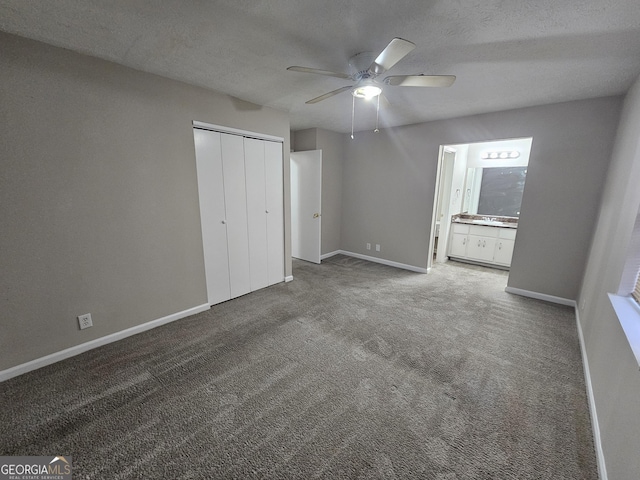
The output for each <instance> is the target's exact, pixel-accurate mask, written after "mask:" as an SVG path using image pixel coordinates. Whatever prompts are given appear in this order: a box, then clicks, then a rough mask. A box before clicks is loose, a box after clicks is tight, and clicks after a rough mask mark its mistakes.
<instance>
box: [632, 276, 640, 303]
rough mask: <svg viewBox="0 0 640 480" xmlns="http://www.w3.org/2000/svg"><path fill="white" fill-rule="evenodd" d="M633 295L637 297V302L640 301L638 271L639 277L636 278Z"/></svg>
mask: <svg viewBox="0 0 640 480" xmlns="http://www.w3.org/2000/svg"><path fill="white" fill-rule="evenodd" d="M631 296H632V297H633V298H635V299H636V302H638V303H640V272H638V278H637V279H636V286H635V288H634V289H633V292H631Z"/></svg>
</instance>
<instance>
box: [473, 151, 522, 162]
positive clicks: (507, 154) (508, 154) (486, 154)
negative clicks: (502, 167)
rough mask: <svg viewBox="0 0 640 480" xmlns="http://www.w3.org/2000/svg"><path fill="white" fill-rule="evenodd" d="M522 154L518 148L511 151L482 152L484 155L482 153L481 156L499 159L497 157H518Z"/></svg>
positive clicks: (485, 158)
mask: <svg viewBox="0 0 640 480" xmlns="http://www.w3.org/2000/svg"><path fill="white" fill-rule="evenodd" d="M519 156H520V152H518V151H517V150H512V151H510V152H482V155H480V158H482V159H484V160H487V159H492V160H493V159H497V158H501V159H505V158H518V157H519Z"/></svg>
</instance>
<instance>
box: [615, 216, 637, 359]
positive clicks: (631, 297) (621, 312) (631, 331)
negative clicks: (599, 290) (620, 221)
mask: <svg viewBox="0 0 640 480" xmlns="http://www.w3.org/2000/svg"><path fill="white" fill-rule="evenodd" d="M609 299H610V300H611V305H613V309H614V310H615V311H616V315H617V316H618V320H619V321H620V325H621V326H622V329H623V330H624V333H625V335H626V337H627V340H628V341H629V345H630V346H631V350H633V354H634V355H635V357H636V361H637V362H638V366H639V367H640V212H638V215H637V216H636V223H635V225H634V227H633V233H632V234H631V242H630V244H629V252H628V254H627V261H626V263H625V267H624V271H623V273H622V279H621V280H620V287H619V288H618V292H617V294H615V295H614V294H611V293H610V294H609Z"/></svg>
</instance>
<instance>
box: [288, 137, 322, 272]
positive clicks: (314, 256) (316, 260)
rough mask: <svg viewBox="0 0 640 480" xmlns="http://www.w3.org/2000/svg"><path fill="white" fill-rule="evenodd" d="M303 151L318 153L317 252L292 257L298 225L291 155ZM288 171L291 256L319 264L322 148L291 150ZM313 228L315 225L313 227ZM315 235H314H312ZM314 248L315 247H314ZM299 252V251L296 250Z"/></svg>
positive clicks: (320, 252)
mask: <svg viewBox="0 0 640 480" xmlns="http://www.w3.org/2000/svg"><path fill="white" fill-rule="evenodd" d="M304 153H318V154H319V155H318V156H319V175H318V176H317V178H315V179H314V180H315V181H314V183H315V185H314V186H315V187H317V192H318V194H319V198H318V199H317V200H318V203H319V205H318V206H317V207H318V208H317V211H316V212H314V215H317V217H316V216H314V218H315V219H316V220H315V221H316V222H317V224H318V227H317V228H318V236H317V241H318V248H317V252H315V251H314V252H313V253H312V254H311V255H307V256H300V257H294V252H293V250H294V241H295V236H296V234H297V232H296V228H297V227H299V225H298V223H297V220H296V219H295V218H294V214H293V212H294V208H295V207H296V206H297V205H294V202H295V199H294V186H293V182H294V180H295V179H294V175H293V171H294V168H293V163H294V159H293V157H292V156H293V155H295V154H304ZM289 171H290V172H291V173H290V178H289V182H290V189H291V256H292V257H293V258H300V259H301V260H305V261H308V262H312V263H317V264H319V263H320V262H321V260H322V150H321V149H316V150H301V151H298V152H291V153H290V155H289ZM314 228H315V227H314ZM314 236H315V235H314ZM314 250H315V249H314ZM298 253H300V252H298ZM303 257H304V258H303Z"/></svg>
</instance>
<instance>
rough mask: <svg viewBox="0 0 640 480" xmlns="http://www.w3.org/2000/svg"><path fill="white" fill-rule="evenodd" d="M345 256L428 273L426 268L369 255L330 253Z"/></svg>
mask: <svg viewBox="0 0 640 480" xmlns="http://www.w3.org/2000/svg"><path fill="white" fill-rule="evenodd" d="M337 254H342V255H347V256H349V257H354V258H359V259H361V260H368V261H369V262H374V263H381V264H382V265H388V266H389V267H396V268H402V269H403V270H410V271H412V272H418V273H428V270H427V269H426V268H422V267H414V266H413V265H407V264H406V263H399V262H393V261H391V260H385V259H384V258H378V257H370V256H369V255H362V254H361V253H354V252H348V251H346V250H338V251H336V252H332V255H331V256H333V255H337Z"/></svg>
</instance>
